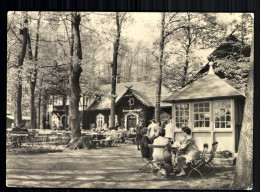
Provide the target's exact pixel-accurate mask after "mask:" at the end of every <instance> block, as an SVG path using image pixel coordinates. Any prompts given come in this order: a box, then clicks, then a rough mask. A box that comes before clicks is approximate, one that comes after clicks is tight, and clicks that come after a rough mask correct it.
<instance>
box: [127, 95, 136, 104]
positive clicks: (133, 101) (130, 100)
mask: <svg viewBox="0 0 260 192" xmlns="http://www.w3.org/2000/svg"><path fill="white" fill-rule="evenodd" d="M128 104H129V106H133V105H134V104H135V99H134V98H133V97H131V98H130V99H129V100H128Z"/></svg>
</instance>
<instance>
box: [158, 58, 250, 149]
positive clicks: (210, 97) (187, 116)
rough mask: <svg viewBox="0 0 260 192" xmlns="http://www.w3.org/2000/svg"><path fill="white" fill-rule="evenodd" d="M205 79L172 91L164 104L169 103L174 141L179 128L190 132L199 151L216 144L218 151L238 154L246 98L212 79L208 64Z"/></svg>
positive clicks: (180, 135) (217, 79) (214, 78)
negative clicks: (216, 142)
mask: <svg viewBox="0 0 260 192" xmlns="http://www.w3.org/2000/svg"><path fill="white" fill-rule="evenodd" d="M209 65H210V68H209V72H208V74H207V75H206V76H204V77H202V78H201V79H198V80H197V81H194V82H193V83H191V84H189V85H187V86H185V87H184V88H182V89H181V90H179V91H175V92H174V93H173V94H172V95H171V96H169V97H168V98H166V99H164V100H163V101H164V102H168V103H172V117H173V124H174V132H175V137H182V134H181V128H182V127H183V126H188V127H190V128H191V130H192V134H193V138H194V139H195V141H196V143H197V145H198V147H199V149H200V150H202V148H203V144H204V143H208V144H211V143H212V142H214V141H218V142H219V144H218V150H220V151H222V150H229V151H232V152H237V149H238V142H239V136H240V131H241V125H242V118H243V109H244V103H245V96H244V95H243V94H242V93H240V92H239V91H238V90H236V89H235V88H234V87H232V86H231V85H229V84H228V83H226V82H225V81H224V80H222V79H220V78H219V77H218V76H217V75H215V73H214V70H213V63H211V62H210V64H209Z"/></svg>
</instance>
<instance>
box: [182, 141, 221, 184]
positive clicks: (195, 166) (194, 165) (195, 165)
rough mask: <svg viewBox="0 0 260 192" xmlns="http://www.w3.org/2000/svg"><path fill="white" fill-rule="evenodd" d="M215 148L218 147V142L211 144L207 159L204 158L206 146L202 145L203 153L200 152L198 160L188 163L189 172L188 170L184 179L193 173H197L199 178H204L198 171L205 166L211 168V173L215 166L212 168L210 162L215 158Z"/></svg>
mask: <svg viewBox="0 0 260 192" xmlns="http://www.w3.org/2000/svg"><path fill="white" fill-rule="evenodd" d="M217 146H218V142H214V143H212V147H211V150H210V152H209V158H206V153H207V150H208V144H204V145H203V151H202V153H201V155H200V157H199V158H198V159H194V160H192V161H191V162H190V163H188V166H189V167H190V168H191V170H190V172H189V174H188V176H187V177H186V178H188V177H189V176H190V175H191V173H192V172H193V171H196V172H197V173H199V174H200V176H201V178H202V179H203V178H204V177H203V175H202V173H201V171H200V169H201V168H203V167H205V166H209V167H210V168H211V172H212V171H213V169H214V168H215V166H214V164H213V162H212V160H213V159H214V157H215V154H216V150H217Z"/></svg>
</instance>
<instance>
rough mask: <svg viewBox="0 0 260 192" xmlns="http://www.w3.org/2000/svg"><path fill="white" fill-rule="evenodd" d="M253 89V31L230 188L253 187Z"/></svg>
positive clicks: (242, 188) (243, 188)
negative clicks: (236, 153) (235, 159)
mask: <svg viewBox="0 0 260 192" xmlns="http://www.w3.org/2000/svg"><path fill="white" fill-rule="evenodd" d="M253 90H254V33H253V37H252V42H251V55H250V68H249V77H248V85H247V96H246V102H245V109H244V116H243V123H242V129H241V134H240V140H239V146H238V156H237V164H236V172H235V176H234V180H233V184H232V189H236V190H238V189H239V190H245V189H247V188H248V187H253V186H252V185H253V106H254V103H253Z"/></svg>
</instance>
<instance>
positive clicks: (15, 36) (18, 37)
mask: <svg viewBox="0 0 260 192" xmlns="http://www.w3.org/2000/svg"><path fill="white" fill-rule="evenodd" d="M10 29H11V31H12V32H13V34H14V35H15V37H16V38H17V39H18V40H19V42H20V43H21V44H23V43H22V40H21V39H20V38H19V37H18V36H17V35H16V33H15V32H14V31H13V29H12V28H10Z"/></svg>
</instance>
